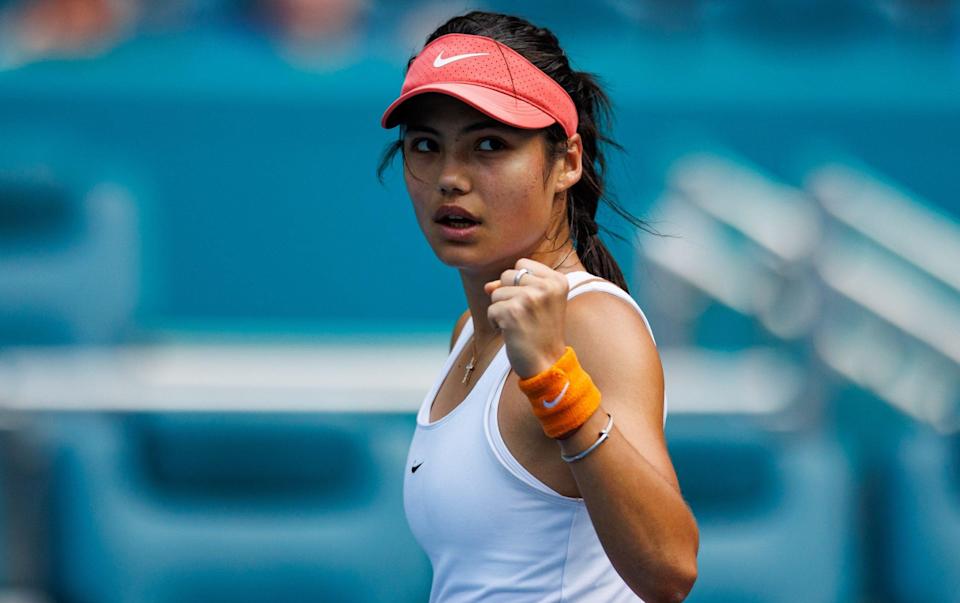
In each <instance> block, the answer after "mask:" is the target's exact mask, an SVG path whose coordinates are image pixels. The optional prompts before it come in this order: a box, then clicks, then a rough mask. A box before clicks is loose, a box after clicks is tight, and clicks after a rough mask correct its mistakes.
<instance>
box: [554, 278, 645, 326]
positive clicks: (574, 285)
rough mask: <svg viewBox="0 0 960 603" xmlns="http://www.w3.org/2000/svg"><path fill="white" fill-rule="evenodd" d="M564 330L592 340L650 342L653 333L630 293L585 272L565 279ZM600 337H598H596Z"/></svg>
mask: <svg viewBox="0 0 960 603" xmlns="http://www.w3.org/2000/svg"><path fill="white" fill-rule="evenodd" d="M567 280H568V281H569V282H570V291H569V293H568V294H567V299H568V303H567V317H566V318H567V328H568V330H573V331H575V332H577V333H582V334H587V333H589V334H591V335H592V337H591V338H593V339H607V338H608V337H611V336H612V337H615V338H619V337H626V338H631V339H632V338H635V337H636V336H637V335H640V339H649V340H650V342H651V343H655V342H653V333H652V331H651V329H650V325H649V323H648V321H647V317H646V316H645V315H644V313H643V310H641V309H640V306H639V305H638V304H637V302H636V301H634V299H633V298H632V297H631V296H630V294H629V293H627V292H626V291H624V290H623V289H621V288H620V287H619V286H617V285H616V284H615V283H613V282H611V281H608V280H606V279H604V278H601V277H599V276H595V275H593V274H590V273H588V272H579V273H570V274H568V275H567ZM597 335H600V336H601V337H599V338H598V337H597Z"/></svg>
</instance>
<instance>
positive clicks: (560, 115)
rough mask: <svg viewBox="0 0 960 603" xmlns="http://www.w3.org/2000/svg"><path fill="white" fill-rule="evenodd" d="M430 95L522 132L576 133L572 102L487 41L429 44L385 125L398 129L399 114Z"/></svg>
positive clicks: (454, 39)
mask: <svg viewBox="0 0 960 603" xmlns="http://www.w3.org/2000/svg"><path fill="white" fill-rule="evenodd" d="M427 92H437V93H440V94H447V95H450V96H453V97H454V98H457V99H459V100H462V101H463V102H465V103H467V104H469V105H470V106H472V107H474V108H475V109H477V110H478V111H481V112H483V113H486V114H487V115H489V116H490V117H493V118H494V119H497V120H499V121H502V122H504V123H507V124H510V125H513V126H516V127H519V128H544V127H546V126H549V125H550V124H552V123H554V122H559V123H560V124H561V125H562V126H563V128H564V130H565V131H566V133H567V135H568V136H572V135H573V134H574V133H576V131H577V110H576V107H575V106H574V104H573V100H572V99H571V98H570V96H569V95H568V94H567V93H566V91H564V89H563V88H562V87H561V86H560V85H559V84H558V83H557V82H555V81H554V80H553V79H552V78H550V76H548V75H547V74H545V73H543V72H542V71H540V70H539V69H537V67H536V66H534V65H533V63H531V62H530V61H528V60H527V59H525V58H523V57H522V56H521V55H519V54H518V53H517V52H515V51H514V50H512V49H511V48H509V47H507V46H504V45H503V44H500V43H499V42H497V41H495V40H493V39H490V38H486V37H483V36H472V35H465V34H449V35H446V36H441V37H439V38H437V39H436V40H434V41H433V42H432V43H430V44H428V45H427V47H426V48H424V49H423V51H422V52H421V53H420V55H419V56H417V58H416V59H415V60H414V62H413V64H412V65H411V66H410V69H409V71H408V72H407V77H406V80H404V83H403V88H402V90H401V94H400V97H399V98H398V99H397V100H395V101H394V102H393V103H391V105H390V106H389V107H388V108H387V110H386V111H385V112H384V114H383V117H382V119H381V125H382V126H383V127H385V128H392V127H394V126H395V125H397V119H396V117H397V115H398V114H397V112H396V109H397V108H398V107H399V106H400V105H401V104H403V103H404V102H406V101H407V100H409V99H410V98H412V97H414V96H417V95H420V94H424V93H427Z"/></svg>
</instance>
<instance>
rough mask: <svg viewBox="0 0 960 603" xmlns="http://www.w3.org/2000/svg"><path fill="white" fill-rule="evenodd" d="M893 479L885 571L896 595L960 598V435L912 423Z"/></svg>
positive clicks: (902, 597) (894, 465)
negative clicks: (947, 434) (940, 431)
mask: <svg viewBox="0 0 960 603" xmlns="http://www.w3.org/2000/svg"><path fill="white" fill-rule="evenodd" d="M889 485H890V488H889V491H888V495H887V496H886V497H885V499H886V500H887V501H888V507H887V523H886V525H887V526H888V527H887V529H886V530H885V531H886V532H888V533H889V543H888V545H887V547H886V554H885V559H886V562H887V567H886V568H885V569H886V572H885V575H886V576H887V577H888V579H889V580H890V584H889V587H890V588H891V591H892V593H893V594H894V596H895V599H894V600H895V601H898V602H901V603H907V602H913V601H917V602H919V601H958V600H960V436H958V435H956V434H954V435H952V436H949V437H948V436H942V435H939V434H937V433H936V432H934V431H933V430H932V429H930V428H929V427H926V426H921V425H916V426H914V427H913V428H912V429H911V430H910V431H909V432H908V433H907V434H906V435H905V436H904V437H903V438H902V439H901V441H900V443H899V447H898V448H897V454H896V457H895V460H894V462H893V463H892V467H891V473H890V481H889Z"/></svg>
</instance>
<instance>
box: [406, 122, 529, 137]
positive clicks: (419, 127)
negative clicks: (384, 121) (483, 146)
mask: <svg viewBox="0 0 960 603" xmlns="http://www.w3.org/2000/svg"><path fill="white" fill-rule="evenodd" d="M487 129H494V130H513V128H511V127H510V126H508V125H506V124H504V123H502V122H499V121H497V120H495V119H485V120H483V121H478V122H475V123H472V124H470V125H468V126H464V127H463V128H462V129H461V130H460V134H469V133H470V132H476V131H477V130H487ZM407 132H426V133H427V134H433V135H434V136H440V132H438V131H437V130H436V129H434V128H431V127H430V126H425V125H423V124H416V123H412V124H408V125H407Z"/></svg>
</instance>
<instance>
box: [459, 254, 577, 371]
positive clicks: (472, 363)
mask: <svg viewBox="0 0 960 603" xmlns="http://www.w3.org/2000/svg"><path fill="white" fill-rule="evenodd" d="M571 253H573V247H571V248H570V251H568V252H567V254H566V255H565V256H563V259H562V260H560V262H559V263H558V264H557V265H556V266H554V267H553V268H552V270H556V269H557V268H559V267H560V266H562V265H563V263H564V262H566V261H567V258H568V257H570V254H571ZM496 339H497V336H496V335H494V336H493V337H492V338H491V339H490V341H488V342H487V343H486V344H484V346H483V351H484V352H486V351H487V348H488V347H490V344H491V343H493V342H494V341H496ZM470 341H471V342H472V343H473V354H472V355H471V356H470V362H468V363H467V366H466V367H464V370H463V379H461V380H460V383H462V384H463V385H466V384H467V382H468V381H470V375H471V374H473V369H475V368H477V357H478V356H479V354H477V335H476V331H474V333H473V335H471V336H470Z"/></svg>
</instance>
